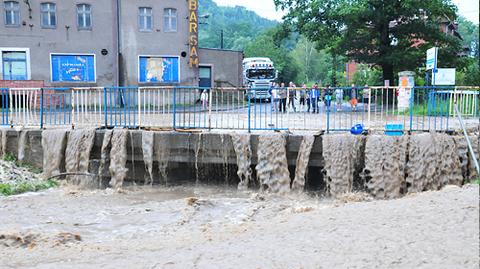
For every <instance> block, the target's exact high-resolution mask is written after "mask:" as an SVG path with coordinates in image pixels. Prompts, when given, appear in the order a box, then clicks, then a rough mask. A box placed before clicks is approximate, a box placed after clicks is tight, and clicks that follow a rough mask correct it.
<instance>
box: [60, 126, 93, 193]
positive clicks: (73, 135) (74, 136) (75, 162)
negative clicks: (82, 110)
mask: <svg viewBox="0 0 480 269" xmlns="http://www.w3.org/2000/svg"><path fill="white" fill-rule="evenodd" d="M94 139H95V129H78V130H72V131H70V133H69V134H68V142H67V149H66V154H65V168H66V171H67V173H81V174H88V172H89V170H88V167H89V163H90V152H91V151H92V148H93V142H94ZM68 179H69V180H71V181H72V183H73V184H75V185H81V186H82V187H93V186H94V183H93V180H94V178H92V177H90V176H80V175H75V176H69V177H68Z"/></svg>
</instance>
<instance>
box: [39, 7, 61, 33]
mask: <svg viewBox="0 0 480 269" xmlns="http://www.w3.org/2000/svg"><path fill="white" fill-rule="evenodd" d="M40 11H41V16H40V17H41V23H42V27H44V28H55V27H56V26H57V6H56V5H55V4H54V3H42V4H41V5H40Z"/></svg>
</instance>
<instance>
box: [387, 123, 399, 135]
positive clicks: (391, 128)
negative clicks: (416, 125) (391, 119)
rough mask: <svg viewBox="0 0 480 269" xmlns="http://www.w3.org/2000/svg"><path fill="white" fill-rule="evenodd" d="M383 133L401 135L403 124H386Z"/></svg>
mask: <svg viewBox="0 0 480 269" xmlns="http://www.w3.org/2000/svg"><path fill="white" fill-rule="evenodd" d="M385 134H386V135H389V136H402V135H403V134H404V132H403V125H402V124H387V125H385Z"/></svg>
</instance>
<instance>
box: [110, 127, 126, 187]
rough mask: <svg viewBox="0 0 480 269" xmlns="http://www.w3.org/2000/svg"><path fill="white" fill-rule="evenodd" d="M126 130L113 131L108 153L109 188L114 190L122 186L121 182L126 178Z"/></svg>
mask: <svg viewBox="0 0 480 269" xmlns="http://www.w3.org/2000/svg"><path fill="white" fill-rule="evenodd" d="M128 133H129V132H128V130H114V131H113V135H112V139H111V144H112V149H111V151H110V168H109V170H110V175H111V177H112V178H111V180H110V186H111V187H112V188H114V189H116V190H118V189H120V188H121V187H122V186H123V180H124V179H125V177H126V176H127V171H128V169H127V168H126V167H125V166H126V164H127V138H128Z"/></svg>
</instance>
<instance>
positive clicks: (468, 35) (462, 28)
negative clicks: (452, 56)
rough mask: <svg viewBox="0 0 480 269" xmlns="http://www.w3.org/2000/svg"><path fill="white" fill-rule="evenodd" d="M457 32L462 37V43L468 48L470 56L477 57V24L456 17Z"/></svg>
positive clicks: (478, 49) (479, 49)
mask: <svg viewBox="0 0 480 269" xmlns="http://www.w3.org/2000/svg"><path fill="white" fill-rule="evenodd" d="M458 33H459V34H460V36H461V37H462V45H463V46H465V47H467V48H469V49H470V56H472V57H476V58H477V59H478V58H479V51H480V48H479V33H478V24H474V23H472V22H471V21H468V20H467V19H465V18H464V17H462V16H460V17H458Z"/></svg>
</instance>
